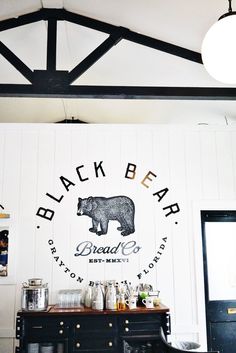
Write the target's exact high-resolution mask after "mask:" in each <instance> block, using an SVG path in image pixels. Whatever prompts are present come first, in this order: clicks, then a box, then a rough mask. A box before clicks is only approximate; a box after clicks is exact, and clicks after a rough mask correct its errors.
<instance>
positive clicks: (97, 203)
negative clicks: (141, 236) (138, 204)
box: [77, 196, 135, 236]
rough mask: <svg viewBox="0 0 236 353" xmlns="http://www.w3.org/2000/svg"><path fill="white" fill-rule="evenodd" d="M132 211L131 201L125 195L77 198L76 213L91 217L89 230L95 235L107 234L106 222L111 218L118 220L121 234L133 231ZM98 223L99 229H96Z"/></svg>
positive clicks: (132, 204) (133, 208)
mask: <svg viewBox="0 0 236 353" xmlns="http://www.w3.org/2000/svg"><path fill="white" fill-rule="evenodd" d="M134 213H135V207H134V203H133V201H132V200H131V199H130V198H129V197H127V196H114V197H108V198H106V197H92V196H90V197H88V198H86V199H81V198H79V199H78V210H77V215H78V216H82V215H86V216H88V217H90V218H92V225H93V226H92V228H90V229H89V231H90V232H92V233H96V234H97V235H102V234H107V230H108V223H109V221H111V220H115V221H118V222H119V223H120V227H118V228H117V229H118V230H119V231H121V234H122V235H123V236H126V235H129V234H131V233H134V231H135V229H134ZM99 225H100V228H101V230H98V226H99Z"/></svg>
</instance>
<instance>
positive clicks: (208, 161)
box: [200, 130, 219, 200]
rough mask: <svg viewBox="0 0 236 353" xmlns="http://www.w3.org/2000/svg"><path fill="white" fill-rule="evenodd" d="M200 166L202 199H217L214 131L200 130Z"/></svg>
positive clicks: (217, 177)
mask: <svg viewBox="0 0 236 353" xmlns="http://www.w3.org/2000/svg"><path fill="white" fill-rule="evenodd" d="M200 141H201V161H202V162H201V167H202V196H203V198H204V199H206V200H207V199H213V200H214V199H218V197H219V187H218V179H219V176H218V169H217V158H216V139H215V132H214V131H212V130H209V131H200Z"/></svg>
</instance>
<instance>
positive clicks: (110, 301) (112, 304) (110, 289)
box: [105, 282, 117, 310]
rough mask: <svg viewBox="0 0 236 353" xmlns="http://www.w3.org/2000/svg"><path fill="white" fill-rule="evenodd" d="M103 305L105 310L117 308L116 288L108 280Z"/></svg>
mask: <svg viewBox="0 0 236 353" xmlns="http://www.w3.org/2000/svg"><path fill="white" fill-rule="evenodd" d="M105 307H106V309H107V310H116V309H117V300H116V288H115V286H114V284H113V282H108V286H107V289H106V297H105Z"/></svg>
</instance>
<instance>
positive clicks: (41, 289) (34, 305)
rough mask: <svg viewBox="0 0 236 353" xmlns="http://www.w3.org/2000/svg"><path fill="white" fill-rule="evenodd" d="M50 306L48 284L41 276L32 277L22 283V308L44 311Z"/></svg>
mask: <svg viewBox="0 0 236 353" xmlns="http://www.w3.org/2000/svg"><path fill="white" fill-rule="evenodd" d="M47 307H48V285H47V283H46V284H42V279H41V278H31V279H29V280H28V284H27V283H25V282H24V283H22V289H21V309H22V310H23V311H44V310H47Z"/></svg>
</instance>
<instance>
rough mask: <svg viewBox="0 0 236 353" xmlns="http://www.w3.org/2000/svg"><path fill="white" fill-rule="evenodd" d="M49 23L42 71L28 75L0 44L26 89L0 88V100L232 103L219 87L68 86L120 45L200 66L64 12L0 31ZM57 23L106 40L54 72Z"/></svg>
mask: <svg viewBox="0 0 236 353" xmlns="http://www.w3.org/2000/svg"><path fill="white" fill-rule="evenodd" d="M42 20H44V21H47V22H48V26H47V28H48V34H47V64H46V70H33V71H32V70H31V69H30V68H29V67H28V66H27V65H25V64H24V63H23V62H22V61H21V60H20V59H19V58H18V57H17V56H16V55H15V54H14V53H13V52H12V51H11V50H10V49H9V48H7V47H6V45H5V44H3V43H2V42H0V54H2V55H3V56H4V57H5V58H6V59H7V60H8V61H9V62H10V63H11V64H12V65H13V66H14V67H15V68H16V69H17V70H18V71H19V72H20V73H21V74H22V75H23V76H24V77H25V78H26V79H27V80H28V81H29V84H0V97H46V98H50V97H63V98H100V99H179V100H180V99H183V100H188V99H193V100H194V99H195V100H204V99H205V100H235V99H236V89H235V88H222V87H166V86H164V87H145V86H81V85H71V83H73V82H74V81H75V80H76V79H77V78H79V77H80V76H81V75H82V74H83V73H84V72H85V71H87V70H88V69H89V68H90V67H91V66H92V65H93V64H95V63H96V62H97V61H98V60H99V59H100V58H101V57H102V56H103V55H104V54H106V53H107V52H108V51H109V50H110V49H111V48H112V47H113V46H114V45H116V44H117V43H118V42H119V41H120V40H122V39H126V40H128V41H131V42H134V43H137V44H141V45H144V46H147V47H150V48H153V49H157V50H160V51H162V52H165V53H168V54H172V55H175V56H178V57H181V58H183V59H186V60H190V61H192V62H195V63H198V64H202V59H201V54H200V53H197V52H194V51H192V50H189V49H186V48H183V47H180V46H177V45H174V44H171V43H167V42H164V41H161V40H159V39H155V38H151V37H149V36H146V35H143V34H140V33H136V32H133V31H131V30H129V29H127V28H125V27H119V26H114V25H112V24H109V23H105V22H102V21H99V20H96V19H92V18H89V17H86V16H82V15H79V14H75V13H72V12H69V11H66V10H65V9H41V10H39V11H37V12H33V13H30V14H26V15H22V16H19V17H18V18H12V19H7V20H4V21H1V22H0V31H5V30H8V29H12V28H16V27H19V26H23V25H26V24H29V23H34V22H37V21H42ZM57 21H68V22H72V23H75V24H78V25H81V26H84V27H88V28H91V29H94V30H98V31H100V32H104V33H107V34H109V37H108V38H107V39H106V40H104V42H103V43H102V44H100V45H99V46H98V47H97V48H96V49H94V50H93V51H92V52H91V53H90V54H89V55H88V56H87V57H86V58H85V59H84V60H82V61H81V62H80V63H78V65H77V66H75V67H74V68H73V69H72V70H71V71H70V72H68V71H59V70H56V46H57Z"/></svg>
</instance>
